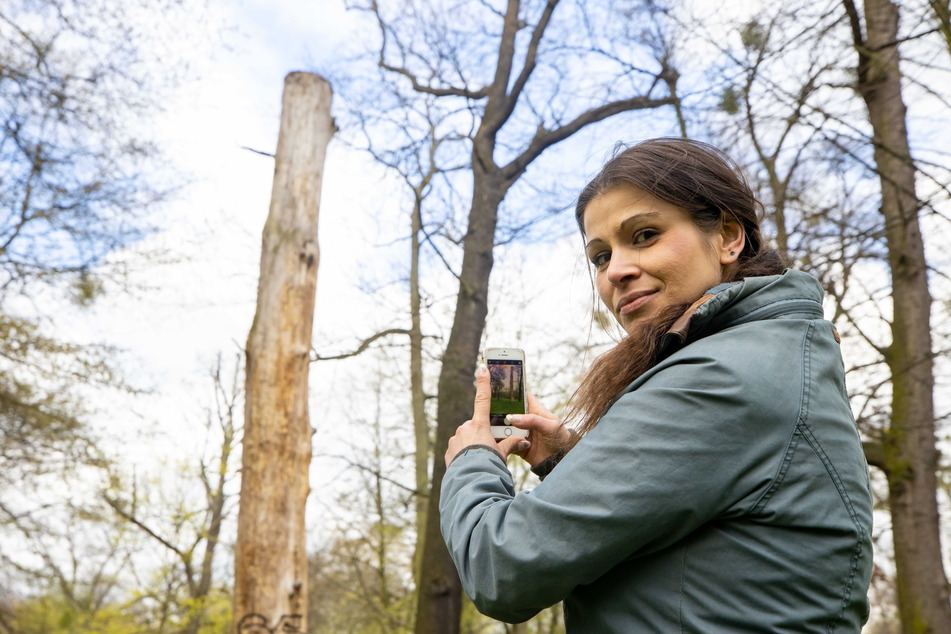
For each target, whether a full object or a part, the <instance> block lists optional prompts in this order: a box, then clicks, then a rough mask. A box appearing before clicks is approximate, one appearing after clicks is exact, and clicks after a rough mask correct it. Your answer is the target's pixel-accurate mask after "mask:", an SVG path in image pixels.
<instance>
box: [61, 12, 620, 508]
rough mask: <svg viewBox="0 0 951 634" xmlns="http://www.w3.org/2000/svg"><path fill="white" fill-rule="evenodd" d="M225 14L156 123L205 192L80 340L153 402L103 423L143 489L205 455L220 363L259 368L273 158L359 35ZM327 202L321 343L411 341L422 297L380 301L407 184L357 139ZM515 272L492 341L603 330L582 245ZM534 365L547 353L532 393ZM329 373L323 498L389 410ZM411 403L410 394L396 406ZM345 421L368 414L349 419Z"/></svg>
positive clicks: (85, 324)
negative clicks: (415, 301) (286, 97)
mask: <svg viewBox="0 0 951 634" xmlns="http://www.w3.org/2000/svg"><path fill="white" fill-rule="evenodd" d="M217 4H219V5H222V6H214V5H213V6H212V13H211V15H210V17H209V18H208V20H209V23H211V24H216V23H221V24H224V25H225V26H226V29H225V31H224V35H223V36H220V37H222V38H223V41H222V42H221V43H220V45H212V46H208V45H207V43H205V44H204V45H203V46H201V47H200V48H198V49H197V50H200V51H201V54H200V55H197V56H194V57H193V58H192V59H191V60H190V63H191V64H192V65H193V68H192V73H193V75H194V76H195V77H196V80H189V81H188V82H186V83H185V84H184V85H183V86H181V87H180V89H179V90H178V91H177V92H176V93H175V94H174V96H173V99H172V100H170V101H169V103H168V104H166V106H165V108H164V111H163V112H162V113H161V114H160V116H158V117H157V119H156V120H155V121H154V125H155V127H156V131H157V135H158V136H159V138H160V140H162V142H163V143H164V144H165V148H166V152H167V153H168V155H169V156H170V157H171V159H172V162H173V165H174V167H175V169H176V170H177V171H178V172H179V173H180V174H181V175H182V176H183V177H184V178H185V180H186V181H187V184H186V185H185V186H183V187H182V188H181V190H180V191H179V192H178V193H177V194H176V195H175V197H174V198H173V199H172V200H171V201H170V202H169V204H168V205H167V207H166V208H164V210H163V212H162V215H161V217H160V218H158V222H159V225H160V227H161V230H160V231H159V232H157V233H156V234H155V235H153V236H151V237H150V238H149V239H147V240H146V241H144V242H143V243H141V244H138V245H136V246H135V247H134V248H132V249H130V251H129V252H123V253H119V254H116V256H115V258H116V259H120V260H125V261H128V262H129V265H130V269H131V274H130V276H129V280H128V281H129V282H131V292H118V291H117V290H115V291H114V292H109V293H107V294H106V295H105V296H104V297H103V298H102V299H101V300H99V301H98V303H97V304H96V305H94V307H93V308H91V309H89V310H84V311H81V312H80V313H78V314H76V315H70V317H69V319H70V320H71V321H72V322H73V323H72V325H71V328H72V329H73V330H74V331H75V332H76V333H77V337H78V338H79V339H82V340H86V341H97V342H106V343H109V344H111V345H115V346H117V348H118V349H119V352H118V353H117V358H118V359H120V361H121V363H122V367H123V368H124V369H125V371H126V373H127V376H128V377H129V381H130V382H131V383H132V384H133V385H134V386H136V387H138V388H141V389H142V390H144V391H145V393H142V394H138V395H135V396H133V397H128V396H123V395H109V396H107V397H106V398H105V399H104V400H103V401H102V402H101V403H100V405H99V406H98V410H99V411H98V414H97V417H96V420H97V424H98V426H99V428H100V429H101V430H102V435H103V438H105V439H106V443H107V444H109V445H111V447H110V449H111V451H112V452H113V453H114V455H116V456H117V457H119V458H120V459H121V460H122V461H123V462H125V463H126V464H128V465H134V467H132V466H130V469H134V471H135V473H137V474H140V475H143V474H147V473H149V472H155V473H159V474H161V473H163V472H164V471H165V470H166V469H167V468H168V467H169V466H170V465H174V464H175V463H176V462H187V461H188V459H189V457H190V456H193V455H194V454H195V452H196V451H197V450H198V449H200V447H201V446H202V443H203V442H204V438H205V434H204V426H203V425H204V420H205V412H206V411H208V410H211V409H212V408H213V391H212V386H211V381H210V379H209V375H210V371H211V369H212V367H213V366H214V364H215V362H216V358H217V357H218V356H219V355H221V356H222V358H223V360H224V362H225V365H226V370H227V368H230V367H233V366H234V364H235V363H239V364H243V357H240V356H236V355H240V349H241V347H242V346H243V345H244V343H245V340H246V338H247V334H248V330H249V328H250V325H251V321H252V318H253V315H254V309H255V294H256V285H257V278H258V266H259V260H260V242H261V230H262V228H263V225H264V222H265V219H266V216H267V211H268V205H269V198H270V190H271V178H272V175H273V160H272V159H271V158H270V157H267V156H263V155H261V154H260V153H258V152H268V153H271V152H274V150H275V147H276V143H277V133H278V126H279V119H280V102H281V92H282V87H283V80H284V77H285V75H286V74H287V73H289V72H291V71H296V70H308V69H311V68H315V67H319V66H322V65H325V64H328V63H329V62H330V61H332V60H333V58H334V56H335V55H339V52H340V50H341V49H343V48H345V47H346V46H347V44H348V40H347V38H348V37H352V36H348V33H353V32H354V31H356V27H355V26H353V21H354V17H355V16H353V15H352V14H351V13H348V12H347V11H345V10H344V6H343V1H342V0H318V1H317V2H308V1H305V0H295V1H282V2H277V3H271V2H267V1H265V0H243V1H241V2H234V3H224V2H218V3H217ZM226 4H227V6H223V5H226ZM215 37H219V36H215ZM206 51H207V52H206ZM612 141H613V140H612ZM249 148H250V149H249ZM252 150H256V151H252ZM322 188H323V189H322V196H321V204H320V227H319V235H318V243H319V247H320V264H319V269H318V282H317V300H316V318H315V325H314V330H315V335H314V345H315V347H316V348H317V349H318V350H319V351H320V352H321V353H323V354H334V353H341V352H346V351H349V350H352V349H354V348H355V347H356V345H357V343H358V342H359V341H360V339H362V338H364V337H367V336H369V335H370V334H372V333H373V332H376V331H377V330H378V329H382V328H389V327H394V326H396V327H400V326H402V327H405V326H407V325H408V324H407V323H406V322H407V321H408V320H407V319H406V317H405V315H406V313H405V308H404V305H407V304H408V298H407V295H406V292H405V289H403V288H402V287H401V286H400V285H399V284H388V285H384V286H382V287H374V286H373V285H374V284H375V283H376V279H377V276H375V275H374V274H373V271H375V270H380V269H383V270H389V269H392V268H393V266H394V264H393V258H394V257H395V255H394V254H396V253H397V252H398V251H399V249H404V250H405V251H407V252H408V246H405V245H406V243H400V242H399V241H398V239H399V237H400V236H402V235H405V234H406V233H408V220H407V226H406V227H402V226H391V225H388V224H387V223H381V222H380V218H387V219H393V218H401V217H406V216H405V214H402V215H401V212H400V210H399V209H398V207H397V206H398V204H399V188H398V184H397V183H396V182H395V181H394V180H393V179H392V178H389V177H387V175H386V174H385V173H384V172H383V171H382V170H381V169H380V168H379V167H378V166H376V165H375V164H374V163H373V162H372V161H371V160H370V159H369V158H368V157H367V156H366V155H364V154H361V153H359V152H356V151H354V150H352V149H349V148H347V147H346V145H345V144H343V143H340V142H339V141H334V142H332V143H331V146H330V148H329V150H328V155H327V159H326V164H325V175H324V181H323V185H322ZM404 246H405V248H404ZM407 257H408V255H407ZM498 257H499V259H498V261H497V264H498V266H497V267H496V268H497V271H496V272H495V273H493V276H494V278H493V279H494V280H495V283H503V284H511V285H515V286H516V287H517V291H516V292H517V293H518V296H519V304H520V308H519V312H518V315H517V318H514V319H513V318H510V317H509V316H508V315H500V311H504V310H505V309H504V308H503V307H502V304H501V302H499V303H496V304H494V305H493V307H492V311H493V313H492V315H491V316H490V318H493V319H494V321H495V322H496V324H499V325H497V326H496V327H495V330H494V331H491V332H495V333H501V332H505V333H506V334H505V335H502V334H499V335H498V336H512V337H518V336H522V337H525V336H530V334H531V333H528V335H526V332H525V330H524V328H522V326H521V325H522V324H525V323H531V324H532V329H533V330H532V332H535V333H537V332H551V333H561V332H564V331H565V323H566V319H567V320H568V323H570V324H571V325H573V326H576V327H577V328H578V331H577V332H579V333H581V334H582V335H583V334H584V333H585V332H586V331H587V328H588V325H589V321H588V320H587V315H588V311H589V309H590V306H591V290H590V284H589V281H588V277H587V273H586V267H585V266H584V265H583V264H582V263H581V262H582V260H581V258H580V249H579V248H578V244H577V241H576V239H575V237H574V236H572V238H571V239H567V238H566V239H564V240H561V241H559V242H557V243H555V244H553V245H552V247H551V250H550V252H549V253H548V255H547V257H544V258H538V256H537V255H531V254H529V255H527V256H526V254H525V253H524V252H521V251H520V250H519V247H518V245H515V246H513V247H510V248H507V249H501V250H500V252H499V254H498ZM507 262H508V263H514V264H515V265H514V266H508V267H507V266H506V263H507ZM391 277H393V276H392V275H391ZM368 287H371V288H372V290H373V292H370V293H368V292H366V291H367V288H368ZM429 290H430V291H432V292H433V293H434V294H435V295H436V296H438V297H439V298H440V301H442V303H443V304H444V305H445V304H449V303H451V300H452V299H453V298H454V295H455V291H456V289H455V287H454V285H452V284H451V283H450V284H448V285H447V286H446V288H445V289H444V290H438V289H429ZM566 304H570V305H571V306H572V307H573V308H572V310H565V305H566ZM443 316H444V317H445V312H444V313H443ZM433 327H434V328H435V326H433ZM447 328H448V326H447ZM491 332H490V336H491ZM442 334H444V335H447V334H448V332H444V333H442ZM513 341H514V339H512V338H509V339H505V340H504V341H499V342H497V343H496V342H493V343H496V345H504V346H511V345H513V343H512V342H513ZM538 353H539V355H541V354H549V353H548V351H538ZM533 354H534V351H532V350H529V359H528V363H527V368H528V373H529V389H531V368H532V363H533V361H534V359H533V358H532V355H533ZM536 358H538V357H537V356H536ZM311 372H312V378H311V385H312V395H311V424H312V425H313V426H314V427H315V428H316V429H317V436H316V437H315V442H314V444H315V458H314V466H313V469H312V475H311V482H312V486H313V487H314V488H315V489H316V490H324V489H325V488H326V487H328V486H330V484H329V483H331V482H335V481H337V480H338V479H339V477H340V476H341V474H342V473H343V472H344V471H346V470H347V465H346V463H345V462H342V461H340V460H338V459H335V458H333V457H332V456H335V455H340V454H346V453H352V446H353V445H355V444H357V445H358V444H360V443H361V442H363V440H362V439H361V438H360V437H359V434H362V433H363V432H362V431H359V430H357V431H355V430H354V429H353V428H352V427H348V426H347V425H345V424H341V421H347V420H351V419H355V418H357V419H358V418H360V417H361V414H360V412H361V411H363V410H364V409H372V403H369V402H364V400H365V399H364V397H362V396H359V395H358V396H357V398H360V399H364V400H361V401H360V402H359V403H353V398H354V389H355V388H356V389H357V390H360V389H363V388H364V387H367V386H369V385H371V384H372V383H373V380H374V379H373V377H372V376H360V369H359V365H358V364H357V363H355V362H347V363H342V362H321V363H317V364H312V366H311ZM355 372H356V373H357V376H356V378H355V375H354V373H355ZM388 385H389V386H390V388H389V389H392V386H393V385H394V383H393V382H390V383H388ZM396 385H398V383H397V384H396ZM406 398H407V394H405V393H401V394H394V395H392V399H391V400H392V402H393V407H398V405H396V404H397V403H399V402H401V401H403V400H405V399H406ZM340 408H348V409H349V410H350V411H348V412H346V414H347V415H346V416H341V415H339V413H338V411H337V410H339V409H340ZM404 411H406V410H404ZM395 415H398V414H397V413H396V412H390V416H395ZM460 422H461V421H460ZM406 428H407V430H408V428H409V424H408V421H406ZM406 477H407V479H409V478H411V476H409V475H408V474H407V476H406ZM312 497H314V496H312ZM331 499H332V496H325V497H324V498H322V500H323V501H326V502H327V503H330V500H331Z"/></svg>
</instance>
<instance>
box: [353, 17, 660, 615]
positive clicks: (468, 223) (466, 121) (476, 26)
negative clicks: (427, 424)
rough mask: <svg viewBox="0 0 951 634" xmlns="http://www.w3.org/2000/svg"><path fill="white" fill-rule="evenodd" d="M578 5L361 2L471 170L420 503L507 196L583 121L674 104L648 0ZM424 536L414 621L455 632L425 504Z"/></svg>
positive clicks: (441, 556)
mask: <svg viewBox="0 0 951 634" xmlns="http://www.w3.org/2000/svg"><path fill="white" fill-rule="evenodd" d="M588 6H589V5H587V4H586V3H583V2H559V0H548V1H547V2H539V1H535V2H519V1H518V0H508V1H507V2H505V3H496V5H495V6H493V5H492V4H490V3H471V4H466V5H452V6H449V5H447V4H445V3H428V2H426V3H416V2H412V3H397V4H396V5H383V4H381V3H378V2H376V1H371V2H369V3H366V4H361V5H360V8H362V9H363V10H365V11H367V12H368V14H369V15H370V16H371V17H372V18H373V19H374V20H375V21H376V23H377V25H378V26H379V32H380V41H379V49H378V66H379V69H380V72H381V74H382V75H383V77H384V78H385V80H386V81H392V82H400V84H401V89H400V95H402V98H403V99H404V100H405V101H408V102H412V101H415V100H416V99H432V98H434V97H435V98H436V99H435V100H433V101H435V102H437V103H438V104H439V105H438V106H437V107H439V108H441V109H442V112H445V113H453V114H454V116H453V117H452V119H451V120H449V121H448V123H446V125H447V126H450V125H451V126H452V129H454V130H456V131H457V137H458V142H457V143H456V144H454V146H450V145H449V144H447V145H446V147H445V148H444V150H443V152H445V153H446V154H443V155H442V156H459V155H460V154H462V153H465V154H468V155H469V158H468V160H467V165H468V166H469V167H470V169H471V179H472V180H471V182H468V183H462V184H461V185H458V191H460V192H462V191H465V192H470V193H467V194H465V195H464V199H467V200H468V201H469V203H468V205H467V207H468V213H467V215H466V217H465V220H464V224H463V226H464V230H463V236H461V242H462V255H461V264H460V265H459V268H458V272H457V274H456V276H457V277H458V280H459V291H458V295H457V299H456V306H455V310H454V318H453V324H452V327H451V330H450V333H449V337H448V339H447V342H446V345H445V351H444V353H443V355H442V367H441V370H440V374H439V380H438V397H437V398H438V404H437V413H436V438H435V444H434V449H433V452H434V456H435V459H434V463H433V469H432V480H431V486H430V491H431V493H430V500H437V499H438V497H439V490H440V485H441V481H442V476H443V473H444V471H445V465H444V464H443V462H442V458H441V456H442V454H443V453H444V452H445V449H446V445H447V442H448V439H449V438H450V437H451V435H452V434H453V432H454V431H455V428H456V426H458V425H459V424H460V422H462V421H464V420H465V419H466V418H467V417H468V416H469V414H470V413H471V412H470V410H471V401H472V395H473V384H472V376H473V373H474V371H475V365H476V360H477V358H478V353H479V347H480V342H481V338H482V333H483V329H484V324H485V319H486V315H487V310H488V297H487V295H488V285H489V275H490V273H491V270H492V263H493V248H494V246H495V244H496V241H497V240H499V236H498V235H497V229H498V227H499V221H500V216H499V209H500V207H501V206H502V203H503V200H505V198H506V196H507V194H508V193H509V191H510V190H511V189H512V188H513V186H514V185H515V184H516V183H517V182H519V180H520V179H521V178H522V176H523V175H525V173H526V171H527V170H528V169H529V167H530V166H531V165H532V164H533V163H535V161H536V159H538V158H539V157H540V156H541V155H542V153H543V152H544V151H545V150H547V149H549V148H551V147H552V146H554V145H556V144H558V143H559V142H562V141H564V140H565V139H568V138H570V137H571V136H572V135H574V134H576V133H578V132H579V131H581V130H582V129H584V128H585V127H587V126H590V125H592V124H595V123H598V122H600V121H604V120H605V119H608V118H609V117H612V116H615V115H618V114H621V113H627V112H631V111H635V110H652V109H655V108H660V107H663V106H669V105H672V104H674V103H675V101H676V99H675V98H674V94H675V91H674V90H672V87H673V86H675V84H676V77H677V74H676V72H675V71H674V69H673V68H671V67H670V66H669V65H668V59H667V51H665V50H657V49H651V48H650V47H646V46H632V45H631V41H632V40H631V39H630V37H629V36H630V35H631V33H630V32H628V31H627V29H628V28H629V27H628V25H630V24H631V23H632V22H634V23H636V22H637V20H640V19H643V18H644V17H645V16H646V11H645V12H643V14H639V15H635V14H636V13H637V12H638V11H639V10H640V9H641V8H642V6H647V5H642V4H641V3H640V2H614V3H609V5H605V6H600V7H599V8H598V9H592V10H590V11H589V10H588ZM634 41H636V40H634ZM487 62H488V63H487ZM592 68H597V69H599V72H592ZM437 160H438V159H437ZM514 220H515V218H514V217H512V218H510V219H509V222H508V223H505V222H503V225H504V224H509V226H511V225H512V224H516V223H513V222H512V221H514ZM422 539H423V555H422V563H421V570H422V578H421V579H420V582H419V586H418V607H417V615H416V631H417V632H456V631H458V629H459V618H460V606H461V587H460V585H459V581H458V577H457V575H456V572H455V568H454V567H453V564H452V561H451V560H450V558H449V556H448V553H447V552H446V549H445V545H444V544H443V543H442V540H441V538H440V534H439V517H438V514H437V513H434V512H432V509H430V512H429V513H428V515H427V526H426V533H425V535H424V536H423V537H422Z"/></svg>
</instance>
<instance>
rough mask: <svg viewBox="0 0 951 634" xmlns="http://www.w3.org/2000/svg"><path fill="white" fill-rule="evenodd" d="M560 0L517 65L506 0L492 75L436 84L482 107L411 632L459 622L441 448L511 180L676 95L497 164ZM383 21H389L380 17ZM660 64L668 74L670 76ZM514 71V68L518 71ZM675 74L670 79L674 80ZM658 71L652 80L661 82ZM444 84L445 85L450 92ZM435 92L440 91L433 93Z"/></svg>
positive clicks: (482, 310) (426, 632)
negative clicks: (472, 85) (567, 143)
mask: <svg viewBox="0 0 951 634" xmlns="http://www.w3.org/2000/svg"><path fill="white" fill-rule="evenodd" d="M557 4H558V0H548V2H547V3H546V4H545V6H544V8H543V10H542V12H541V14H540V16H539V18H538V21H537V23H536V24H535V25H534V27H532V28H533V30H532V33H531V36H530V38H529V41H528V45H527V47H526V49H525V53H524V58H523V60H522V64H521V67H520V68H518V69H516V64H515V55H516V48H517V47H516V35H517V34H518V33H519V31H520V30H522V29H524V28H526V24H525V23H524V22H523V21H522V20H521V19H520V18H519V10H520V6H521V3H520V2H519V0H508V2H507V5H506V10H505V14H504V17H503V23H502V30H501V34H500V36H499V41H498V54H499V55H498V60H497V64H496V68H495V75H494V78H493V80H492V82H491V83H490V84H489V85H488V86H486V87H484V88H482V89H480V90H478V91H476V92H471V91H465V90H463V89H462V88H456V89H447V88H440V89H439V90H440V92H445V93H446V94H452V95H459V94H462V93H463V92H465V93H466V96H468V97H470V98H480V99H481V98H484V99H485V109H484V114H483V116H482V119H481V121H480V122H479V126H478V129H477V131H476V132H475V134H474V137H473V141H472V158H471V162H472V165H471V166H472V173H473V195H472V196H473V197H472V203H471V206H470V210H469V217H468V230H467V233H466V236H465V239H464V240H463V259H462V267H461V270H460V274H459V292H458V295H457V298H456V310H455V316H454V318H453V324H452V328H451V330H450V334H449V339H448V341H447V343H446V349H445V352H444V354H443V359H442V368H441V370H440V374H439V380H438V392H439V402H438V405H437V414H436V435H435V441H434V446H433V455H434V460H433V471H432V477H431V480H430V495H429V500H430V508H429V511H428V512H427V514H426V530H425V535H424V537H423V545H422V556H421V563H420V577H419V580H418V584H417V605H416V624H415V632H416V634H431V633H435V632H439V633H440V634H456V633H458V632H459V628H460V615H461V605H462V587H461V584H460V582H459V577H458V574H457V573H456V569H455V566H454V565H453V563H452V559H451V558H450V556H449V552H448V551H447V550H446V546H445V544H444V542H443V540H442V535H441V534H440V530H439V514H438V512H437V505H438V501H439V493H440V488H441V485H442V479H443V476H444V475H445V472H446V467H445V463H444V461H443V455H444V454H445V452H446V448H447V446H448V443H449V439H450V438H451V437H452V435H453V434H454V433H455V430H456V427H457V426H458V425H460V424H461V423H462V422H463V421H465V420H466V419H468V418H470V417H471V415H472V398H473V396H474V394H475V386H474V380H473V376H474V373H475V368H476V364H477V360H478V356H479V344H480V342H481V339H482V332H483V330H484V328H485V318H486V315H487V314H488V289H489V275H490V273H491V271H492V263H493V256H492V249H493V246H494V242H495V230H496V225H497V221H498V211H499V206H500V205H501V203H502V201H503V200H504V198H505V195H506V193H507V192H508V190H509V189H510V188H511V186H512V185H513V184H514V183H515V182H516V181H517V180H518V179H519V178H520V177H521V176H522V175H523V174H524V173H525V170H526V169H527V168H528V166H529V165H530V164H531V163H532V161H534V160H535V159H536V158H538V157H539V156H540V155H541V154H542V152H544V151H545V150H546V149H548V148H549V147H551V146H552V145H555V144H557V143H558V142H559V141H562V140H564V139H567V138H568V137H570V136H571V135H573V134H575V133H576V132H578V131H579V130H581V129H582V128H584V127H585V126H588V125H590V124H592V123H596V122H598V121H602V120H604V119H607V118H609V117H611V116H613V115H615V114H619V113H622V112H629V111H632V110H641V109H650V108H658V107H661V106H665V105H672V104H673V103H674V98H673V97H670V96H667V97H661V98H652V97H650V96H649V95H638V96H632V97H626V98H622V99H617V100H615V101H610V102H607V103H604V104H601V105H598V106H596V107H593V108H591V109H590V110H586V111H584V112H582V113H581V114H579V115H578V116H576V117H575V118H574V119H571V120H570V121H567V122H566V123H564V124H560V125H557V126H555V127H553V128H550V129H548V128H545V127H544V126H543V125H539V127H538V129H537V131H536V133H535V135H534V136H533V137H532V138H531V139H530V140H529V141H528V142H527V143H526V144H525V147H524V149H523V150H522V151H521V153H520V154H518V155H517V156H515V157H514V158H513V159H512V160H511V161H510V162H509V163H507V164H504V165H499V164H498V163H497V162H496V159H495V147H496V139H497V137H498V135H499V133H500V131H501V130H502V128H503V126H504V125H505V124H506V122H508V120H509V118H510V117H511V115H512V113H513V112H514V110H515V107H516V105H517V103H518V101H519V98H520V97H521V95H522V94H523V91H524V89H525V87H526V85H527V84H528V81H529V79H530V78H531V75H532V72H533V71H534V69H535V66H536V63H537V55H538V52H539V50H540V43H541V42H542V40H543V39H544V35H545V30H546V29H547V27H548V25H549V23H550V21H551V18H552V15H553V13H554V11H555V8H556V6H557ZM380 26H381V29H383V30H384V38H385V29H386V26H385V25H384V24H383V23H382V22H381V23H380ZM381 66H382V67H383V68H385V69H387V70H390V71H392V72H398V73H399V74H401V75H406V76H408V77H410V78H411V79H412V80H413V81H412V83H413V86H414V89H415V90H417V91H419V92H423V93H427V94H437V93H436V92H434V91H433V90H432V89H430V88H427V87H426V86H424V85H423V84H422V83H421V82H419V81H418V80H416V78H415V76H413V75H411V74H409V71H406V69H402V68H399V67H395V66H388V65H385V64H382V63H381ZM671 70H672V69H670V68H665V69H664V72H665V73H668V76H669V77H670V78H675V77H676V75H675V74H670V73H671ZM516 73H517V74H516ZM672 81H673V79H671V82H672ZM660 82H661V80H660V79H658V80H657V82H655V85H656V84H658V83H660ZM447 91H448V92H447ZM437 96H439V95H438V94H437Z"/></svg>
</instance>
